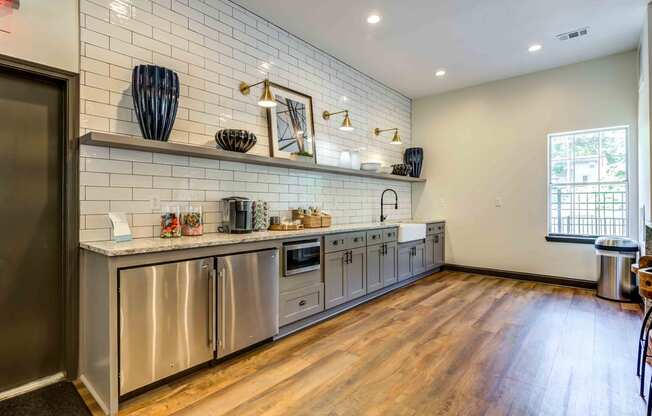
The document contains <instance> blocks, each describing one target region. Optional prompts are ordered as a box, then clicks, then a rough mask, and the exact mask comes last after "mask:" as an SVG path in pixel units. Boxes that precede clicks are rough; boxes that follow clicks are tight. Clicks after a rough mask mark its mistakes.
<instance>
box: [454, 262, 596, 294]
mask: <svg viewBox="0 0 652 416" xmlns="http://www.w3.org/2000/svg"><path fill="white" fill-rule="evenodd" d="M444 270H450V271H455V272H462V273H471V274H481V275H485V276H495V277H504V278H507V279H515V280H525V281H528V282H539V283H547V284H551V285H558V286H570V287H577V288H581V289H596V288H597V282H591V281H588V280H580V279H573V278H570V277H560V276H549V275H544V274H535V273H525V272H515V271H510V270H499V269H489V268H485V267H474V266H464V265H461V264H445V265H444Z"/></svg>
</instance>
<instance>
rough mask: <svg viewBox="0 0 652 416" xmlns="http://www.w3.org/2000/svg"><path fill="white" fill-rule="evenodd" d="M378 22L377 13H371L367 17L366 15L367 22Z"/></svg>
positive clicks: (373, 23)
mask: <svg viewBox="0 0 652 416" xmlns="http://www.w3.org/2000/svg"><path fill="white" fill-rule="evenodd" d="M378 22H380V16H378V15H377V14H371V15H369V17H367V23H369V24H372V25H375V24H376V23H378Z"/></svg>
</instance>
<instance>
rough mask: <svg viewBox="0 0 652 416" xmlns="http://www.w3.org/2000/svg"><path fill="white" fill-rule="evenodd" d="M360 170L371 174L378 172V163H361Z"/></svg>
mask: <svg viewBox="0 0 652 416" xmlns="http://www.w3.org/2000/svg"><path fill="white" fill-rule="evenodd" d="M360 169H362V170H367V171H371V172H378V170H379V169H380V163H376V162H367V163H362V164H361V165H360Z"/></svg>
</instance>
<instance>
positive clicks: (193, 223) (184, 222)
mask: <svg viewBox="0 0 652 416" xmlns="http://www.w3.org/2000/svg"><path fill="white" fill-rule="evenodd" d="M181 233H182V234H183V235H189V236H193V235H202V234H204V217H203V216H202V211H201V206H199V207H192V206H190V207H188V209H186V210H185V211H184V212H183V213H182V214H181Z"/></svg>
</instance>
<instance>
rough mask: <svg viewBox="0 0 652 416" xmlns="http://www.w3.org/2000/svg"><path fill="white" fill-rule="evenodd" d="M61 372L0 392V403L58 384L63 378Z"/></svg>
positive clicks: (63, 375)
mask: <svg viewBox="0 0 652 416" xmlns="http://www.w3.org/2000/svg"><path fill="white" fill-rule="evenodd" d="M65 377H66V376H65V374H64V373H63V372H59V373H56V374H53V375H51V376H47V377H43V378H40V379H38V380H34V381H31V382H29V383H27V384H23V385H22V386H18V387H14V388H13V389H10V390H6V391H3V392H0V401H2V400H6V399H11V398H12V397H16V396H20V395H21V394H25V393H29V392H30V391H34V390H38V389H40V388H43V387H47V386H49V385H51V384H54V383H58V382H59V381H61V380H63V379H64V378H65Z"/></svg>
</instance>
